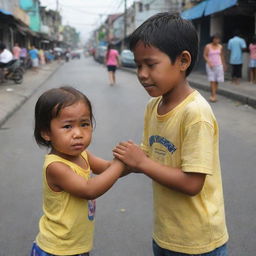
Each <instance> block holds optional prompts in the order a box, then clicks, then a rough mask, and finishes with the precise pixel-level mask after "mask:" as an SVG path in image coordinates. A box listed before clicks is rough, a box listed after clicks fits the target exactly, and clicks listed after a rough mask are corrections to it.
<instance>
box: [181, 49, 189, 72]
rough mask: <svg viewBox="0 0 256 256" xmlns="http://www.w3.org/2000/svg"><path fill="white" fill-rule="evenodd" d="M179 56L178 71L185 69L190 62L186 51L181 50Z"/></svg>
mask: <svg viewBox="0 0 256 256" xmlns="http://www.w3.org/2000/svg"><path fill="white" fill-rule="evenodd" d="M179 58H180V71H186V70H187V69H188V68H189V66H190V64H191V55H190V53H189V52H188V51H183V52H182V53H181V55H180V56H179Z"/></svg>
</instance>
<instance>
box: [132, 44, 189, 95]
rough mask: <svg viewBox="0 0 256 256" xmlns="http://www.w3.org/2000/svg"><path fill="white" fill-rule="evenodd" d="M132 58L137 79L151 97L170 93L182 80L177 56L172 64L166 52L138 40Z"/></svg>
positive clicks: (182, 75)
mask: <svg viewBox="0 0 256 256" xmlns="http://www.w3.org/2000/svg"><path fill="white" fill-rule="evenodd" d="M134 58H135V61H136V63H137V76H138V79H139V81H140V83H141V84H142V85H143V87H144V88H145V90H146V91H147V92H148V94H149V95H150V96H152V97H158V96H161V95H165V94H168V93H170V92H171V91H172V90H173V89H174V88H175V87H176V86H178V85H179V84H180V83H181V81H183V80H184V76H185V75H184V74H185V72H182V71H181V60H180V58H179V57H177V59H176V61H175V63H173V64H172V62H171V60H170V58H169V56H168V55H167V54H165V53H164V52H162V51H160V50H159V49H158V48H156V47H154V46H145V45H144V43H143V42H141V41H139V42H138V43H137V45H136V46H135V48H134Z"/></svg>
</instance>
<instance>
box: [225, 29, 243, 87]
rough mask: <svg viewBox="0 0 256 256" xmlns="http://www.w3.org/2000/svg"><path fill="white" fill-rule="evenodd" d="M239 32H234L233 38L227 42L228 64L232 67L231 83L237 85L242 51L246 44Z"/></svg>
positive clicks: (240, 71) (240, 75) (240, 70)
mask: <svg viewBox="0 0 256 256" xmlns="http://www.w3.org/2000/svg"><path fill="white" fill-rule="evenodd" d="M239 35H240V32H239V31H238V30H236V31H235V32H234V37H232V38H231V39H229V41H228V50H230V59H229V63H230V64H231V66H232V74H231V76H232V82H233V83H235V84H239V82H240V79H241V78H242V66H243V51H244V50H246V43H245V40H244V39H243V38H241V37H240V36H239Z"/></svg>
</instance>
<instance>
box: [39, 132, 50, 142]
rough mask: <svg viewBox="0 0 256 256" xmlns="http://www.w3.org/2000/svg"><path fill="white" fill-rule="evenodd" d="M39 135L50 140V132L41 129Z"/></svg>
mask: <svg viewBox="0 0 256 256" xmlns="http://www.w3.org/2000/svg"><path fill="white" fill-rule="evenodd" d="M41 136H42V138H43V139H44V140H45V141H51V138H50V133H49V132H48V131H42V132H41Z"/></svg>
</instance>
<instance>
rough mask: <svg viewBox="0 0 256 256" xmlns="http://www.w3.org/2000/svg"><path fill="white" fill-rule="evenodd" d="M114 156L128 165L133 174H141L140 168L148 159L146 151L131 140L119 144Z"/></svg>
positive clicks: (114, 150)
mask: <svg viewBox="0 0 256 256" xmlns="http://www.w3.org/2000/svg"><path fill="white" fill-rule="evenodd" d="M113 155H114V157H116V158H117V159H119V160H120V161H122V162H123V163H124V164H125V165H127V166H128V169H129V170H130V169H131V170H132V172H140V171H139V170H140V166H141V164H142V163H143V161H144V159H145V158H147V156H146V154H145V153H144V151H143V150H142V149H141V148H140V147H139V146H138V145H137V144H135V143H134V142H133V141H131V140H128V141H126V142H120V143H119V144H117V145H116V147H115V148H114V149H113ZM131 170H130V171H131Z"/></svg>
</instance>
